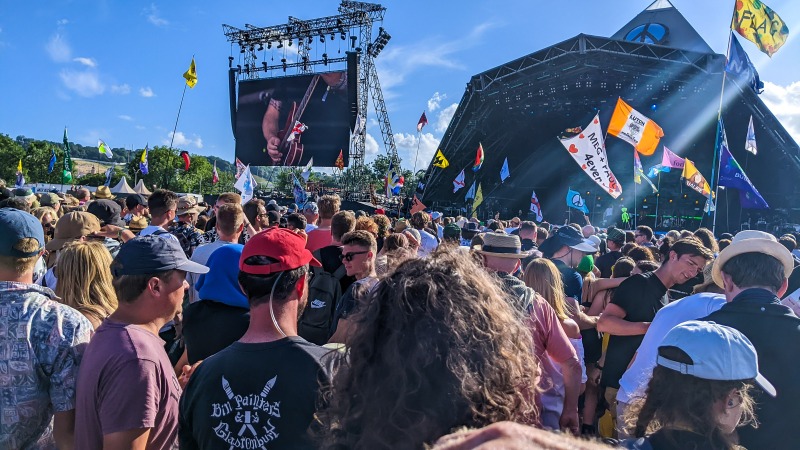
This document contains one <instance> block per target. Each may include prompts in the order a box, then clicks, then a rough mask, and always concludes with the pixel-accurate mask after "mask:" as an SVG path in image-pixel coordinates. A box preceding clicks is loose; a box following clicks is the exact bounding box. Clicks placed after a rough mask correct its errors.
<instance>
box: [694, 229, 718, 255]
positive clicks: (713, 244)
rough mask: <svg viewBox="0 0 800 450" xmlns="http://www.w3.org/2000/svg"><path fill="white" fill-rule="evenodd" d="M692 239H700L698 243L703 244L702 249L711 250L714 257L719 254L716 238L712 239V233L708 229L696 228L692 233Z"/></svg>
mask: <svg viewBox="0 0 800 450" xmlns="http://www.w3.org/2000/svg"><path fill="white" fill-rule="evenodd" d="M694 237H696V238H697V239H700V242H702V243H703V247H705V248H707V249H709V250H711V251H712V252H713V253H714V254H715V255H716V254H717V253H719V245H718V244H717V238H715V237H714V233H712V232H711V230H709V229H708V228H698V229H697V231H695V232H694Z"/></svg>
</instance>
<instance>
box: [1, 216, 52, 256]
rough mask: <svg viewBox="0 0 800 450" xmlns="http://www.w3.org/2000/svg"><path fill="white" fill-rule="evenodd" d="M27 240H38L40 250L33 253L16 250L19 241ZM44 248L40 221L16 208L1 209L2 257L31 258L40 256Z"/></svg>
mask: <svg viewBox="0 0 800 450" xmlns="http://www.w3.org/2000/svg"><path fill="white" fill-rule="evenodd" d="M27 238H33V239H36V241H37V242H39V248H37V249H36V250H35V251H31V252H22V251H20V250H17V249H15V248H14V246H15V245H17V244H18V243H19V241H21V240H23V239H27ZM42 248H44V230H43V229H42V223H41V222H39V219H37V218H36V217H33V215H31V214H28V213H26V212H25V211H21V210H19V209H16V208H0V256H10V257H13V258H30V257H31V256H36V255H38V254H39V252H41V251H42Z"/></svg>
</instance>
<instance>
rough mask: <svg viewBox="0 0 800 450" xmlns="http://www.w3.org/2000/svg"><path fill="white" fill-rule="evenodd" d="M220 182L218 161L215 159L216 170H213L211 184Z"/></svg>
mask: <svg viewBox="0 0 800 450" xmlns="http://www.w3.org/2000/svg"><path fill="white" fill-rule="evenodd" d="M217 183H219V174H218V173H217V162H216V161H214V171H213V172H211V184H217Z"/></svg>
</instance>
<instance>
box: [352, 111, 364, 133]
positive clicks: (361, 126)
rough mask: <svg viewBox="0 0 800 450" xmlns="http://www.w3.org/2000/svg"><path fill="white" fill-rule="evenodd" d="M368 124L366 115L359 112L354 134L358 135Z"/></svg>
mask: <svg viewBox="0 0 800 450" xmlns="http://www.w3.org/2000/svg"><path fill="white" fill-rule="evenodd" d="M366 125H367V119H366V117H364V116H362V115H361V113H358V115H357V116H356V124H355V126H354V127H353V136H358V135H359V134H361V132H362V131H364V127H365V126H366Z"/></svg>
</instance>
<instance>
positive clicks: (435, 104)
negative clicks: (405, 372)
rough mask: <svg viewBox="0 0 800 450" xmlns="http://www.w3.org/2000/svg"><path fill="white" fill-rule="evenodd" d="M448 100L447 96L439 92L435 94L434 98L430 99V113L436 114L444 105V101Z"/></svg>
mask: <svg viewBox="0 0 800 450" xmlns="http://www.w3.org/2000/svg"><path fill="white" fill-rule="evenodd" d="M446 98H447V94H440V93H439V91H436V92H434V93H433V97H431V98H429V99H428V112H434V111H436V110H437V109H439V106H441V105H442V100H444V99H446Z"/></svg>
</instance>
